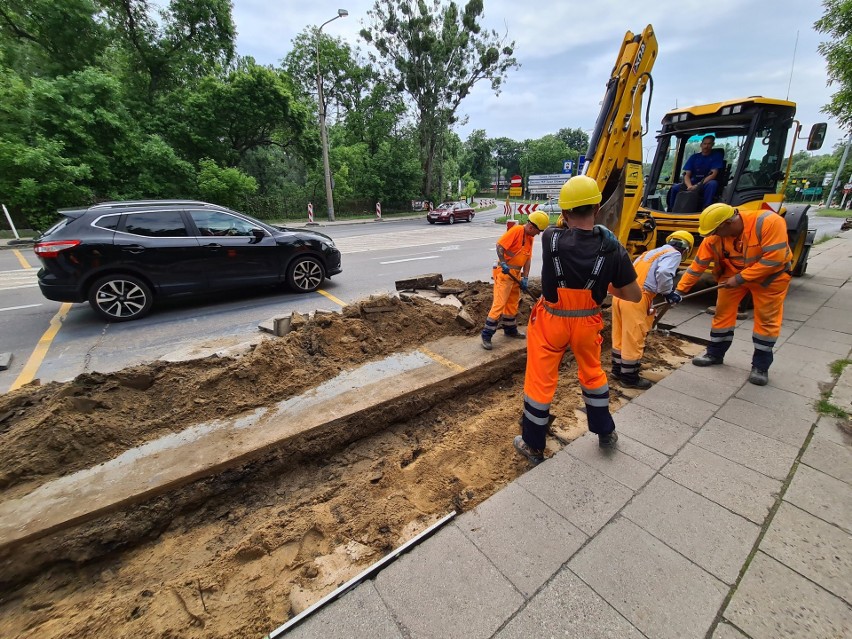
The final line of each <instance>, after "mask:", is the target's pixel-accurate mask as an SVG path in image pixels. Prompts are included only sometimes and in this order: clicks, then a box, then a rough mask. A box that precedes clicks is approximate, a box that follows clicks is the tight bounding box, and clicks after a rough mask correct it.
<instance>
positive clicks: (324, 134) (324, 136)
mask: <svg viewBox="0 0 852 639" xmlns="http://www.w3.org/2000/svg"><path fill="white" fill-rule="evenodd" d="M348 15H349V12H348V11H347V10H346V9H338V10H337V15H336V16H334V17H333V18H332V19H331V20H326V21H325V22H323V23H322V24H321V25H320V26H319V28H318V29H317V99H318V100H319V121H320V141H321V142H322V168H323V170H324V171H325V199H326V203H327V204H328V221H329V222H334V195H333V193H332V190H331V167H330V166H329V163H328V131H327V130H326V128H325V100H324V99H323V96H322V72H321V71H320V56H319V46H320V35H321V33H322V28H323V27H324V26H325V25H327V24H328V23H329V22H334V21H335V20H337V19H338V18H345V17H346V16H348Z"/></svg>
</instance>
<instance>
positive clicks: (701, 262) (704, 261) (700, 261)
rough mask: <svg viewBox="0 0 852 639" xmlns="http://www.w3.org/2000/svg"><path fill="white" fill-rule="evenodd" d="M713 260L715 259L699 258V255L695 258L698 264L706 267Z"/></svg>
mask: <svg viewBox="0 0 852 639" xmlns="http://www.w3.org/2000/svg"><path fill="white" fill-rule="evenodd" d="M712 261H713V260H702V259H699V258H697V257H696V258H695V262H697V263H698V264H700V265H701V266H704V267H707V266H710V263H711V262H712Z"/></svg>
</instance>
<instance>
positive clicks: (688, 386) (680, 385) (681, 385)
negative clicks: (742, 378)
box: [657, 365, 742, 406]
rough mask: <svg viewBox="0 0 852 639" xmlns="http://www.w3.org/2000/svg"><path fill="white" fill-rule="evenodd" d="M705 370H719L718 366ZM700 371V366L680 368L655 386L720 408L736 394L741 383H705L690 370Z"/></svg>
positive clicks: (704, 379) (718, 381) (705, 380)
mask: <svg viewBox="0 0 852 639" xmlns="http://www.w3.org/2000/svg"><path fill="white" fill-rule="evenodd" d="M706 368H721V367H719V366H708V367H706ZM693 369H694V370H701V367H700V366H692V365H690V367H689V368H681V369H679V370H677V371H675V372H674V373H672V374H671V375H669V376H668V377H666V378H664V379H661V380H660V381H659V382H658V383H657V385H658V386H664V387H665V388H671V389H672V390H676V391H678V392H680V393H683V394H684V395H689V396H690V397H695V398H696V399H700V400H702V401H705V402H709V403H711V404H715V405H716V406H721V405H722V404H724V403H725V402H726V401H727V400H728V398H729V397H730V396H731V395H733V394H734V393H735V392H737V391H738V390H739V388H740V386H742V382H737V381H735V380H722V379H719V380H715V381H714V382H713V383H712V384H708V383H707V379H706V378H704V377H702V376H701V375H698V374H695V373H693V372H692V370H693Z"/></svg>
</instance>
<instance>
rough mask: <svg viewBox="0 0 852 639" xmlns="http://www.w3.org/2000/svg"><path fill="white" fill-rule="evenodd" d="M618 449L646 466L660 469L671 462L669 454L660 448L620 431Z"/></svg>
mask: <svg viewBox="0 0 852 639" xmlns="http://www.w3.org/2000/svg"><path fill="white" fill-rule="evenodd" d="M617 446H618V450H619V451H621V452H622V453H626V454H627V455H629V456H630V457H632V458H633V459H636V460H638V461H640V462H642V463H643V464H645V465H646V466H650V467H651V468H653V469H654V470H660V468H662V467H663V466H665V465H666V464H668V463H669V456H668V455H664V454H663V453H661V452H660V451H658V450H654V449H653V448H651V447H650V446H646V445H645V444H643V443H642V442H640V441H637V440H635V439H633V438H632V437H630V436H629V435H626V434H624V433H619V439H618V444H617Z"/></svg>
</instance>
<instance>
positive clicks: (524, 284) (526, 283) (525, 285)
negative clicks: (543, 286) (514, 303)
mask: <svg viewBox="0 0 852 639" xmlns="http://www.w3.org/2000/svg"><path fill="white" fill-rule="evenodd" d="M529 283H530V278H528V277H522V278H521V290H522V291H523V292H524V293H526V292H527V288H528V286H529Z"/></svg>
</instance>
